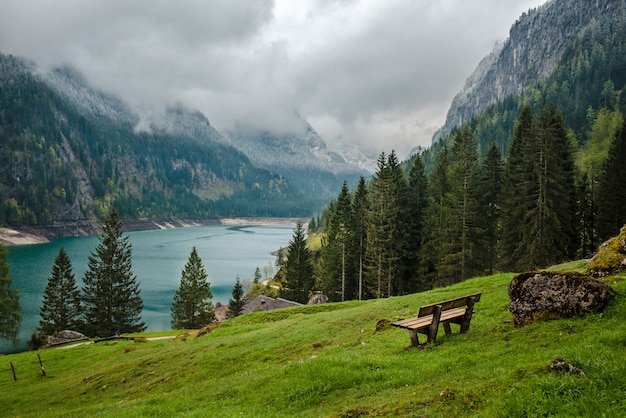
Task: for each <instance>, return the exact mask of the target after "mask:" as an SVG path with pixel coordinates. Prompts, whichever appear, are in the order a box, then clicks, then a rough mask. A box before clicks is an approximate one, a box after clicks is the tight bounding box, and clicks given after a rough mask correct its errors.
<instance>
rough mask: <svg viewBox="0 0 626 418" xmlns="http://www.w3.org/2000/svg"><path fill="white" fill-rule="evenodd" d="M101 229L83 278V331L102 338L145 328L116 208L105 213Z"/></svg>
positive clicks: (127, 243)
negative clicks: (102, 230)
mask: <svg viewBox="0 0 626 418" xmlns="http://www.w3.org/2000/svg"><path fill="white" fill-rule="evenodd" d="M103 229H104V233H103V234H102V235H100V236H99V237H98V239H99V241H100V242H99V244H98V246H97V247H96V250H95V253H92V254H91V256H90V257H89V260H88V263H87V271H86V272H85V274H84V277H83V283H84V286H83V289H82V302H83V307H84V310H83V323H84V327H85V328H84V331H85V333H86V334H87V335H89V336H102V337H107V336H110V335H114V334H118V333H124V332H141V331H144V330H145V329H146V324H145V323H144V322H143V321H141V311H142V309H143V300H142V298H141V295H140V290H139V283H138V282H137V277H136V276H135V275H134V274H133V272H132V247H131V245H130V243H129V242H128V237H126V236H123V234H122V221H121V220H120V216H119V212H118V211H117V209H115V208H112V209H111V210H110V211H109V212H108V214H107V218H106V221H105V223H104V225H103Z"/></svg>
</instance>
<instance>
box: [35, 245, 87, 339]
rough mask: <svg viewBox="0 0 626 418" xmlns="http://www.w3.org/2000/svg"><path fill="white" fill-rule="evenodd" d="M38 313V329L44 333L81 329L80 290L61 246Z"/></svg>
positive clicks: (50, 333) (70, 264) (53, 333)
mask: <svg viewBox="0 0 626 418" xmlns="http://www.w3.org/2000/svg"><path fill="white" fill-rule="evenodd" d="M39 313H40V315H41V320H40V321H39V331H41V332H42V333H43V334H45V335H55V334H56V333H57V332H59V331H63V330H66V329H69V330H77V329H81V323H80V314H81V308H80V291H79V290H78V286H77V285H76V279H75V278H74V273H73V272H72V263H71V261H70V258H69V257H68V255H67V252H66V251H65V248H63V247H61V248H59V253H58V254H57V256H56V258H55V260H54V265H53V266H52V273H51V275H50V277H49V278H48V284H47V285H46V289H45V290H44V294H43V302H42V306H41V309H40V310H39Z"/></svg>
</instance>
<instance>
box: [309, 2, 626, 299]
mask: <svg viewBox="0 0 626 418" xmlns="http://www.w3.org/2000/svg"><path fill="white" fill-rule="evenodd" d="M579 3H580V2H573V3H569V2H564V1H559V0H555V1H552V2H549V3H548V4H546V5H545V6H543V7H542V8H541V10H540V11H543V12H545V11H546V10H548V11H549V13H544V14H543V15H542V14H541V13H540V14H536V13H531V14H528V15H524V16H523V17H522V18H521V19H520V20H519V21H518V22H517V23H516V25H515V28H517V30H519V28H520V27H530V26H532V25H531V24H530V23H529V22H528V21H527V20H528V19H531V20H532V21H533V25H534V27H533V36H535V37H536V36H538V33H539V34H540V33H543V36H544V37H547V36H550V34H551V33H564V32H567V33H570V32H571V28H572V27H578V26H577V25H579V24H580V22H586V21H588V24H586V25H583V29H582V30H581V31H580V32H579V33H577V34H575V36H571V39H572V41H571V42H569V43H567V44H566V45H565V46H564V47H563V52H562V54H560V55H561V58H560V59H559V60H558V61H557V62H556V63H555V64H554V65H553V66H552V67H553V71H552V72H550V73H549V74H545V77H540V78H537V79H536V80H535V81H534V82H531V83H529V86H528V87H527V88H526V89H525V90H523V91H522V92H521V93H520V94H513V95H509V96H507V97H506V98H504V99H503V100H501V101H500V102H498V103H496V104H494V105H492V106H490V107H488V108H487V109H486V110H484V111H483V112H481V113H480V114H478V115H477V116H476V117H474V118H473V119H471V120H469V121H468V122H467V123H465V124H463V125H461V126H457V127H456V128H455V129H453V130H452V132H451V133H450V134H449V135H447V136H445V137H444V138H442V139H441V140H440V141H439V142H437V143H436V144H434V145H433V146H432V147H430V148H429V149H428V150H426V151H425V152H423V153H422V154H420V155H416V156H414V157H413V158H412V159H411V160H410V161H408V162H407V163H406V164H401V165H399V164H398V162H397V158H396V157H395V155H394V154H393V153H391V154H390V155H385V154H384V153H383V154H381V156H380V159H379V166H378V170H377V172H376V174H375V176H374V178H373V179H372V180H371V181H370V182H369V183H367V184H360V185H359V186H358V187H356V188H355V190H353V191H352V192H350V191H349V190H344V191H343V192H342V193H340V194H339V195H338V197H337V198H336V199H335V200H333V201H332V202H331V203H330V204H329V205H328V207H327V208H326V210H325V211H324V212H323V213H322V214H320V216H319V217H315V218H314V219H313V223H312V224H313V226H314V228H313V229H314V230H315V231H319V232H320V233H321V235H322V247H321V249H320V251H319V254H318V256H317V258H316V268H317V270H316V271H317V286H318V288H319V289H320V290H324V291H325V292H326V293H328V294H329V295H334V296H332V297H334V298H335V299H339V298H342V297H344V296H345V297H346V298H355V299H361V298H367V297H381V296H389V295H398V294H403V293H410V292H413V291H416V290H424V289H428V288H431V287H433V286H440V285H445V284H449V283H454V282H458V281H461V280H464V279H466V278H468V277H472V276H474V275H477V274H484V273H491V272H493V271H495V270H500V271H523V270H531V269H537V268H544V267H546V266H548V265H550V264H553V263H558V262H562V261H566V260H571V259H574V258H580V257H588V256H590V255H591V254H592V253H593V251H595V249H596V248H597V246H598V245H599V244H600V243H601V242H602V241H603V240H605V239H607V238H608V237H610V236H613V235H615V234H617V233H618V232H619V229H620V227H621V226H622V225H624V224H625V223H626V198H625V197H624V193H623V190H624V189H626V168H625V166H624V161H626V125H625V124H624V117H623V116H622V115H623V113H624V111H626V104H625V101H624V99H623V98H622V92H623V91H624V87H625V86H626V6H625V3H624V1H621V0H619V1H617V0H616V1H600V2H594V4H593V5H590V4H584V5H581V4H579ZM588 6H589V7H592V8H593V9H594V14H593V16H592V18H591V19H589V16H583V14H584V13H587V12H588ZM559 7H561V8H565V7H567V8H568V10H567V11H565V10H563V14H562V15H559V14H558V13H557V12H558V8H559ZM539 16H541V19H540V18H539ZM563 16H567V19H563ZM577 16H578V17H577ZM548 17H553V18H554V19H556V20H554V19H548ZM556 17H559V18H558V19H557V18H556ZM537 21H539V22H540V23H542V24H543V25H544V27H541V25H539V26H538V25H537ZM559 22H561V23H559ZM557 24H563V25H568V26H567V28H559V27H553V26H551V25H557ZM529 25H530V26H529ZM542 30H543V32H542ZM513 32H514V30H512V33H513ZM546 42H548V41H546ZM492 59H494V60H495V61H497V60H498V59H499V58H498V57H495V58H493V57H492ZM537 65H539V63H537ZM542 68H544V67H542ZM535 71H537V69H536V68H535ZM541 74H542V73H541V72H537V74H536V75H541ZM493 76H494V77H496V78H498V79H503V78H502V76H503V75H502V74H500V75H497V74H493ZM518 76H519V77H525V76H523V75H520V74H518ZM475 93H476V96H475V97H480V95H481V93H480V92H475ZM363 183H365V182H364V181H363ZM363 202H365V203H363ZM338 278H341V281H342V282H345V283H347V285H346V286H342V284H341V283H340V281H339V279H338ZM342 289H346V290H345V291H344V290H342ZM356 289H364V290H363V291H357V290H356Z"/></svg>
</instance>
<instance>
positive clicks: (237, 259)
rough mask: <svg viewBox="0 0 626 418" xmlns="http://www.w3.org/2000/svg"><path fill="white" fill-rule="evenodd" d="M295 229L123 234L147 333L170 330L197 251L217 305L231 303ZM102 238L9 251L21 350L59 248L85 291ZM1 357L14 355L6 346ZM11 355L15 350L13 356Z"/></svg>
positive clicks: (200, 229) (35, 319) (32, 327)
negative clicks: (186, 269) (185, 271)
mask: <svg viewBox="0 0 626 418" xmlns="http://www.w3.org/2000/svg"><path fill="white" fill-rule="evenodd" d="M292 234H293V227H292V226H225V225H208V226H198V227H186V228H176V229H164V230H153V231H139V232H130V233H127V234H125V235H126V236H128V237H129V241H130V243H131V245H132V250H133V258H132V262H133V263H132V265H133V273H134V274H135V275H136V276H137V280H138V281H139V283H140V288H141V296H142V297H143V302H144V310H143V318H142V319H143V320H144V321H145V322H146V324H147V326H148V331H162V330H167V329H170V328H171V327H170V321H171V317H170V308H171V305H172V299H173V297H174V293H175V292H176V289H178V286H179V284H180V276H181V272H182V270H183V268H184V267H185V264H186V263H187V260H188V258H189V254H190V253H191V249H192V248H193V247H194V246H195V247H196V249H197V250H198V255H199V256H200V258H201V259H202V262H203V264H204V267H205V270H206V272H207V274H208V276H209V282H210V284H211V291H212V292H213V302H214V303H215V302H221V303H227V302H228V299H229V298H230V297H231V292H232V288H233V286H234V284H235V280H236V278H237V277H240V278H241V279H242V281H246V279H248V281H249V282H251V281H252V279H251V278H252V277H253V276H254V271H255V269H256V268H257V267H259V269H260V270H261V272H263V271H264V267H265V266H268V264H269V265H272V266H273V265H274V261H275V257H274V256H272V254H271V253H272V252H273V251H276V250H278V249H279V248H282V247H285V246H287V244H288V242H289V240H290V239H291V236H292ZM98 242H99V241H98V238H97V237H95V236H91V237H77V238H61V239H57V240H54V241H51V242H49V243H46V244H36V245H22V246H16V247H9V263H10V265H11V270H10V272H9V276H10V277H11V278H12V279H13V287H14V288H16V289H18V291H19V292H20V295H21V298H20V303H21V305H22V316H23V320H22V325H21V327H20V340H21V344H20V348H24V347H25V345H26V342H27V341H28V340H29V339H30V335H31V333H32V332H33V331H34V330H35V328H36V327H37V326H38V324H39V319H40V317H39V309H40V307H41V300H42V297H43V292H44V289H45V287H46V284H47V282H48V277H50V272H51V270H52V266H53V264H54V259H55V257H56V256H57V254H58V252H59V248H60V247H61V246H63V247H65V250H66V251H67V254H68V255H69V257H70V260H71V261H72V268H73V271H74V275H75V277H76V281H77V283H78V286H79V287H81V286H82V277H83V273H84V272H85V270H86V269H87V259H88V257H89V255H91V254H92V253H93V252H94V251H95V248H96V246H97V245H98ZM0 344H1V345H0V352H6V351H9V350H10V347H8V346H7V345H6V344H5V343H4V342H1V343H0ZM10 351H13V350H10Z"/></svg>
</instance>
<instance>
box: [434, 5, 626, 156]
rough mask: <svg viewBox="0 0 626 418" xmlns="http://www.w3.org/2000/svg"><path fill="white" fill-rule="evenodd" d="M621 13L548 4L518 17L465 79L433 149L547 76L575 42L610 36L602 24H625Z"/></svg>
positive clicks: (617, 7)
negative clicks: (590, 35) (590, 34)
mask: <svg viewBox="0 0 626 418" xmlns="http://www.w3.org/2000/svg"><path fill="white" fill-rule="evenodd" d="M625 8H626V6H625V4H624V1H623V0H594V1H589V0H551V1H548V2H547V3H545V4H544V5H542V6H540V7H538V8H536V9H533V10H530V11H529V12H528V13H524V14H522V16H521V17H520V18H519V19H518V20H517V21H516V22H515V23H514V24H513V26H512V27H511V30H510V33H509V37H508V39H506V40H505V41H504V42H502V43H498V44H497V45H496V46H495V48H494V50H493V51H492V52H491V53H490V54H489V55H488V56H487V57H485V58H484V59H483V60H482V61H481V62H480V64H479V65H478V67H477V68H476V69H475V71H474V72H473V73H472V74H471V75H470V76H469V77H468V79H467V80H466V82H465V85H464V87H463V89H462V90H461V92H459V93H458V94H457V95H456V96H455V98H454V99H453V101H452V104H451V106H450V109H449V111H448V114H447V116H446V121H445V124H444V125H443V126H442V127H441V128H440V129H439V130H438V131H437V132H436V133H435V135H434V136H433V144H434V143H436V142H437V141H439V139H441V138H442V137H445V136H446V135H447V134H449V133H450V132H452V130H453V129H454V128H455V127H458V126H460V125H462V124H463V123H465V122H468V121H470V120H471V119H472V118H473V117H475V116H477V115H479V114H480V113H481V112H482V111H485V110H487V109H488V108H489V107H490V106H492V105H494V104H496V103H499V102H501V101H503V100H504V99H505V98H507V97H510V96H512V95H519V94H522V93H523V92H524V91H526V90H527V89H528V88H529V87H533V86H536V84H537V82H538V80H541V79H545V78H547V77H549V76H551V75H552V74H553V73H554V71H555V69H556V68H557V67H558V66H559V64H561V63H562V60H563V58H564V57H565V55H566V52H567V51H568V50H570V51H571V50H572V47H573V45H574V44H575V43H576V41H577V40H579V39H580V38H581V37H583V36H584V34H585V33H587V32H589V31H593V30H594V28H595V29H597V30H601V31H604V32H607V31H609V29H608V28H609V26H606V24H607V23H606V22H607V21H610V22H616V21H619V20H621V19H623V17H624V15H625V12H624V10H625ZM611 27H614V25H611ZM606 35H607V36H608V37H609V38H610V35H611V34H610V33H606ZM581 46H582V47H584V45H581ZM592 52H593V51H589V53H590V54H591V53H592ZM619 87H621V85H620V86H619ZM564 94H567V93H566V92H564Z"/></svg>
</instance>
